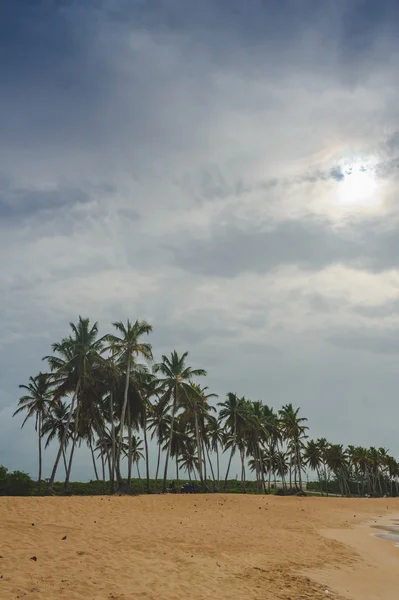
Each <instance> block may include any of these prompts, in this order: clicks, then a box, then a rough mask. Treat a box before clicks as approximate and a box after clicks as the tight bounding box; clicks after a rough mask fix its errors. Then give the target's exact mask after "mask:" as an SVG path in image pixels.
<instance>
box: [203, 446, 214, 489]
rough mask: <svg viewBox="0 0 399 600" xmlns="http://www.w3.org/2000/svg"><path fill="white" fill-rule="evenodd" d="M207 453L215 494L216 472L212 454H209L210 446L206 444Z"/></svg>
mask: <svg viewBox="0 0 399 600" xmlns="http://www.w3.org/2000/svg"><path fill="white" fill-rule="evenodd" d="M205 451H206V455H207V457H208V462H209V466H210V468H211V474H212V479H213V491H214V492H215V491H216V485H215V484H216V479H215V472H214V470H213V465H212V461H211V457H210V454H209V449H208V446H207V445H206V444H205Z"/></svg>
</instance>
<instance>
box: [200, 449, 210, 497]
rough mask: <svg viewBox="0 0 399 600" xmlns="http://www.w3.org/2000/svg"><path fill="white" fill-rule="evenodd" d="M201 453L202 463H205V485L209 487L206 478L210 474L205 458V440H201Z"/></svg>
mask: <svg viewBox="0 0 399 600" xmlns="http://www.w3.org/2000/svg"><path fill="white" fill-rule="evenodd" d="M201 454H202V463H203V465H204V485H205V487H206V489H208V488H207V485H206V480H207V479H208V474H207V472H206V458H205V448H204V441H203V440H201Z"/></svg>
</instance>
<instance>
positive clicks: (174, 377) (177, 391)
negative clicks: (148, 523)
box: [153, 350, 206, 492]
mask: <svg viewBox="0 0 399 600" xmlns="http://www.w3.org/2000/svg"><path fill="white" fill-rule="evenodd" d="M187 356H188V352H184V353H183V354H182V355H181V356H179V355H178V354H177V352H176V350H174V351H173V352H172V353H171V355H170V358H169V357H168V356H165V355H164V354H163V355H162V362H161V363H157V364H155V365H154V367H153V371H154V373H155V374H158V373H159V374H161V375H162V376H163V377H162V378H161V379H160V384H161V385H162V387H163V389H164V390H165V391H164V394H163V402H164V404H165V405H166V406H169V405H170V404H172V413H171V417H172V418H171V423H170V436H169V443H168V446H167V450H166V457H165V470H164V476H163V486H162V490H163V491H164V492H166V479H167V476H168V462H169V456H170V452H171V447H172V441H173V435H174V429H173V428H174V422H175V416H176V411H177V409H178V408H179V407H180V406H181V405H182V404H184V401H185V400H186V399H187V397H189V395H190V393H192V389H193V388H192V385H193V378H194V377H200V376H205V375H206V371H205V370H204V369H192V368H191V367H189V366H187V365H186V358H187Z"/></svg>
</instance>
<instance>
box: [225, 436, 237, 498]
mask: <svg viewBox="0 0 399 600" xmlns="http://www.w3.org/2000/svg"><path fill="white" fill-rule="evenodd" d="M234 452H235V447H234V445H233V446H232V448H231V454H230V459H229V464H228V465H227V471H226V477H225V479H224V488H223V491H224V492H225V491H226V489H227V479H228V477H229V473H230V467H231V461H232V460H233V454H234Z"/></svg>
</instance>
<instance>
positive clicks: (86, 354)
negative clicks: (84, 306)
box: [44, 317, 103, 494]
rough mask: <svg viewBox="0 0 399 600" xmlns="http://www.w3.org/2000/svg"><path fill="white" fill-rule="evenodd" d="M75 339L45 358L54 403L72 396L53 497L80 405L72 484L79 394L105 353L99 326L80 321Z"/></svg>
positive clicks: (56, 346) (50, 486)
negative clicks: (65, 396)
mask: <svg viewBox="0 0 399 600" xmlns="http://www.w3.org/2000/svg"><path fill="white" fill-rule="evenodd" d="M70 327H71V329H72V335H70V336H69V337H67V338H64V339H63V340H62V341H61V342H59V343H55V344H53V345H52V350H53V352H54V353H55V355H52V356H45V357H44V360H47V361H48V363H49V365H50V368H51V371H52V373H53V380H54V384H55V386H56V389H55V395H54V400H58V399H60V398H61V397H62V396H64V395H67V394H71V393H72V400H71V404H70V408H69V415H68V422H67V424H66V428H65V438H64V439H63V440H61V443H60V447H59V450H58V453H57V456H56V459H55V463H54V467H53V470H52V473H51V476H50V480H49V483H48V489H47V493H50V494H51V493H52V491H53V484H54V479H55V475H56V472H57V467H58V463H59V461H60V458H61V455H62V452H63V449H64V448H65V441H66V435H67V432H68V429H69V424H70V422H71V420H72V416H73V414H74V410H75V402H76V401H77V414H76V419H75V433H74V438H73V441H72V449H71V456H70V461H69V465H68V469H67V474H66V480H65V481H66V483H68V481H69V473H70V470H71V466H72V458H73V452H74V449H75V446H76V443H77V433H78V431H77V430H78V424H79V409H80V401H79V393H80V392H82V391H83V389H84V386H85V385H87V384H88V383H90V381H92V380H93V370H94V369H95V367H96V365H98V363H99V361H100V352H101V350H102V349H103V342H102V340H99V339H97V338H98V325H97V323H94V325H93V326H92V327H90V321H89V319H82V317H79V321H78V323H77V325H75V324H74V323H70Z"/></svg>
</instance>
